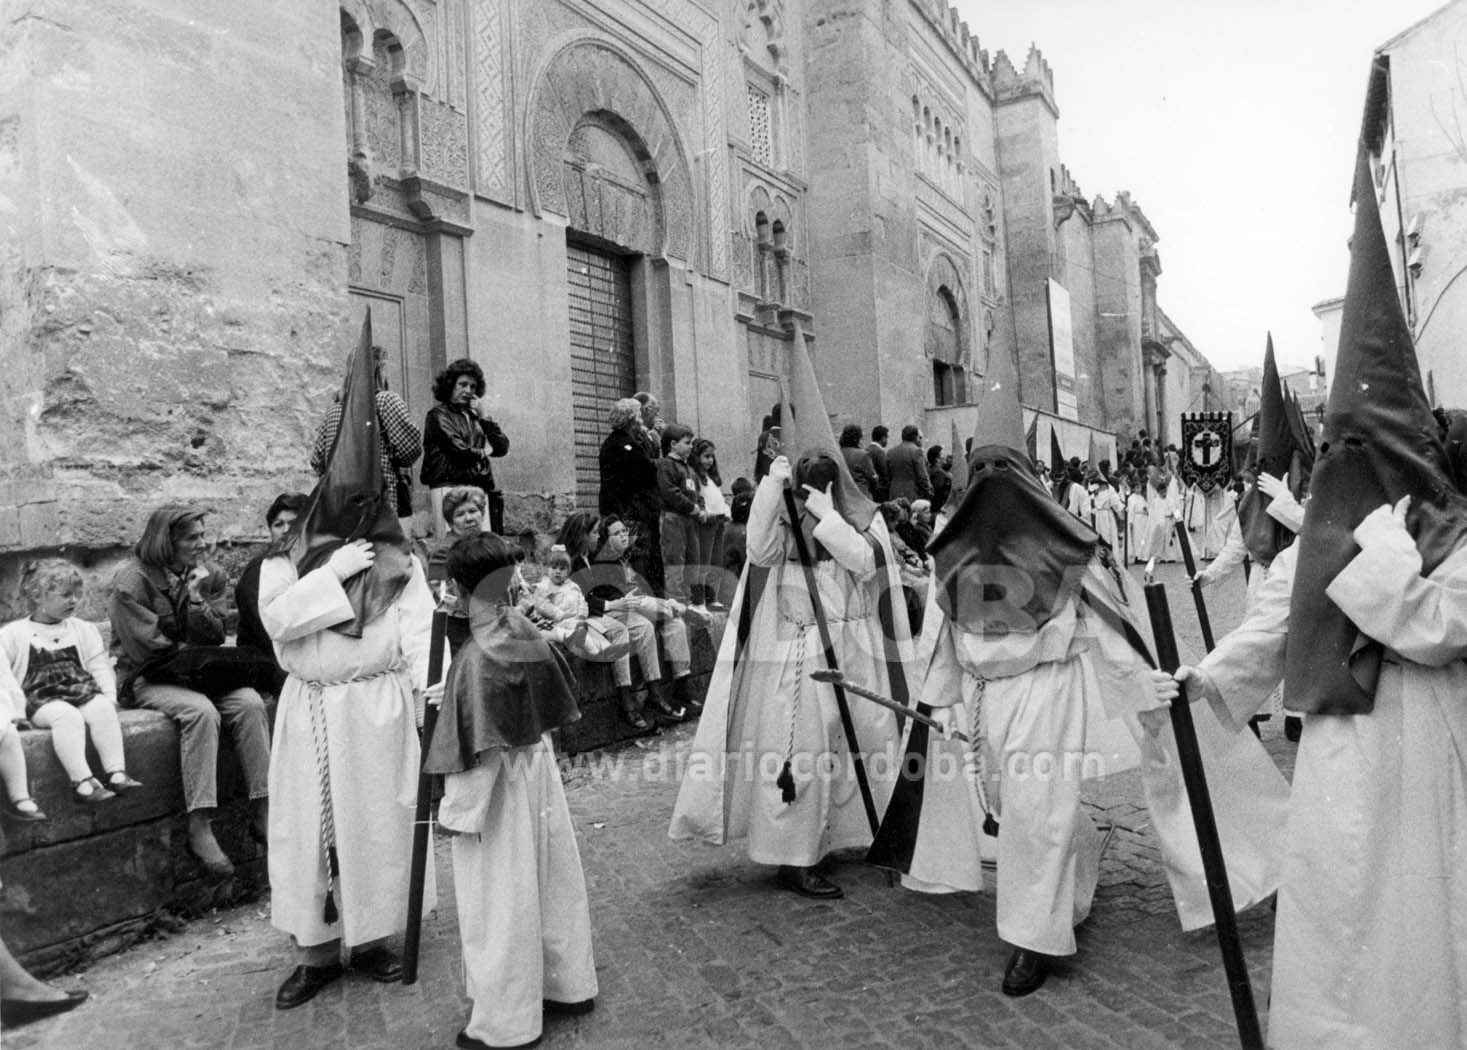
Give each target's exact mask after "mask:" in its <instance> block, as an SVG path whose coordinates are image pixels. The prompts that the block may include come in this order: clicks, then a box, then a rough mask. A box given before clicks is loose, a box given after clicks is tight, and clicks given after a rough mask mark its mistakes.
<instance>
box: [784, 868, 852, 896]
mask: <svg viewBox="0 0 1467 1050" xmlns="http://www.w3.org/2000/svg"><path fill="white" fill-rule="evenodd" d="M774 881H775V882H777V883H779V885H781V886H783V887H784V888H785V889H787V890H793V891H794V892H795V893H798V894H799V895H800V896H801V897H813V898H815V899H816V900H827V901H833V900H839V899H840V898H841V897H844V896H845V895H846V891H845V890H843V889H841V888H840V887H839V886H837V885H836V884H835V883H833V882H831V881H830V880H829V879H827V878H826V877H825V876H824V875H817V874H816V873H815V872H814V871H813V870H811V869H810V868H796V867H792V866H791V865H788V864H781V865H780V867H779V874H778V875H776V876H775V877H774Z"/></svg>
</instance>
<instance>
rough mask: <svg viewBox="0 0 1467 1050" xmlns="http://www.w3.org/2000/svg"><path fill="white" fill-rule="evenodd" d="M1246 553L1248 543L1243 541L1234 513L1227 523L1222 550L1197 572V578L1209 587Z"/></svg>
mask: <svg viewBox="0 0 1467 1050" xmlns="http://www.w3.org/2000/svg"><path fill="white" fill-rule="evenodd" d="M1247 555H1248V545H1247V544H1245V543H1244V542H1243V527H1242V525H1240V524H1239V522H1238V518H1237V516H1236V515H1234V517H1233V520H1232V523H1231V524H1229V525H1228V538H1227V539H1226V540H1225V541H1224V542H1223V546H1222V550H1220V551H1218V552H1217V557H1216V558H1213V559H1212V563H1211V564H1209V565H1208V566H1207V568H1205V569H1202V570H1201V571H1200V572H1198V573H1197V578H1198V579H1200V580H1201V581H1202V583H1203V586H1208V587H1210V586H1211V585H1212V584H1214V583H1217V582H1218V581H1219V580H1221V579H1222V578H1223V577H1224V576H1226V575H1227V574H1228V573H1230V572H1232V571H1233V570H1234V569H1236V568H1237V567H1238V566H1239V565H1242V564H1243V559H1244V558H1245V557H1247Z"/></svg>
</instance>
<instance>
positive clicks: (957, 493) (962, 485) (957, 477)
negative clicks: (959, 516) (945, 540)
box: [941, 420, 968, 517]
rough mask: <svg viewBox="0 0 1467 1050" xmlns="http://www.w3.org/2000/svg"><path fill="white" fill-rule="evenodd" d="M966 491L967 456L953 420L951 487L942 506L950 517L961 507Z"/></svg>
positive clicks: (961, 437)
mask: <svg viewBox="0 0 1467 1050" xmlns="http://www.w3.org/2000/svg"><path fill="white" fill-rule="evenodd" d="M967 491H968V454H967V452H965V451H964V449H963V436H962V434H961V433H960V432H959V431H958V423H957V420H953V469H952V487H951V488H950V489H949V490H948V495H947V502H946V503H944V504H943V505H942V508H941V509H943V510H945V511H947V513H948V516H949V517H951V516H952V514H953V512H954V511H956V510H957V509H958V507H959V506H961V505H962V502H963V493H965V492H967Z"/></svg>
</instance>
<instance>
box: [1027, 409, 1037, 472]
mask: <svg viewBox="0 0 1467 1050" xmlns="http://www.w3.org/2000/svg"><path fill="white" fill-rule="evenodd" d="M1024 449H1025V451H1027V452H1028V453H1029V458H1030V459H1031V460H1033V461H1034V462H1035V463H1038V462H1039V413H1038V412H1035V413H1034V418H1033V419H1031V420H1029V429H1028V430H1026V431H1025V432H1024Z"/></svg>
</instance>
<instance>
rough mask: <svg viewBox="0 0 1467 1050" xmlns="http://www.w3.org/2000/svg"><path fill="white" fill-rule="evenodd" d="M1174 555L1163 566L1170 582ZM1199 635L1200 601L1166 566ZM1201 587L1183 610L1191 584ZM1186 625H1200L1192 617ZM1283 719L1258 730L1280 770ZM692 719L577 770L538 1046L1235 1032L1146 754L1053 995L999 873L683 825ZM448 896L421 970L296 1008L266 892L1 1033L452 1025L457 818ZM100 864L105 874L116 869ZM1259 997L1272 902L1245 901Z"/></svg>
mask: <svg viewBox="0 0 1467 1050" xmlns="http://www.w3.org/2000/svg"><path fill="white" fill-rule="evenodd" d="M1179 577H1180V571H1179V570H1176V569H1174V568H1171V567H1163V578H1166V579H1169V580H1170V582H1172V583H1173V584H1175V583H1177V580H1178V578H1179ZM1227 587H1228V585H1224V589H1223V593H1222V595H1221V596H1220V597H1219V598H1218V600H1217V601H1216V602H1214V603H1212V604H1213V607H1214V611H1213V619H1214V622H1215V623H1217V624H1218V626H1219V629H1220V630H1221V629H1223V628H1225V627H1229V626H1232V625H1233V624H1234V623H1235V622H1236V620H1237V618H1238V616H1239V614H1240V611H1241V584H1240V583H1239V585H1238V586H1237V588H1236V590H1237V592H1238V593H1237V594H1236V595H1235V596H1233V597H1231V598H1230V597H1229V596H1228V592H1227ZM1171 592H1172V604H1173V613H1174V616H1175V617H1176V618H1177V620H1178V623H1179V627H1180V628H1181V629H1182V631H1183V633H1184V634H1185V633H1186V631H1187V621H1188V620H1189V619H1190V599H1186V593H1185V590H1184V589H1183V588H1182V587H1181V586H1172V587H1171ZM1184 599H1185V600H1186V601H1187V605H1186V607H1182V606H1181V605H1180V602H1181V601H1182V600H1184ZM1191 644H1192V645H1193V646H1194V647H1195V646H1196V644H1197V643H1196V639H1195V628H1194V637H1193V638H1192V642H1191ZM1281 733H1282V727H1281V726H1280V725H1278V724H1271V725H1270V726H1268V727H1266V728H1265V741H1266V743H1267V744H1268V746H1269V750H1270V752H1271V753H1273V754H1274V756H1275V758H1276V759H1277V760H1279V761H1280V762H1281V764H1283V765H1284V766H1285V768H1286V771H1287V769H1288V767H1289V766H1290V765H1291V763H1292V757H1293V754H1292V752H1293V748H1292V745H1288V744H1286V743H1285V742H1284V741H1283V739H1282V736H1281ZM691 736H692V729H691V727H690V726H684V727H680V728H679V729H678V730H677V731H676V732H673V733H665V734H663V735H662V736H661V737H658V738H654V739H652V740H650V741H641V742H639V743H640V744H641V745H642V746H632V747H626V748H623V749H621V750H619V751H615V752H602V753H595V754H591V755H587V756H578V757H577V758H576V759H575V760H574V761H572V762H570V763H568V767H567V770H566V775H565V778H566V787H567V795H568V798H569V801H570V808H571V814H572V818H573V820H574V822H575V825H576V829H577V833H578V835H579V839H580V846H581V856H582V861H583V863H584V865H585V869H586V876H587V883H588V890H589V893H590V899H591V918H592V923H593V927H594V936H595V947H596V961H597V971H598V977H599V980H600V985H601V992H600V995H599V997H598V999H597V1006H596V1009H595V1011H594V1012H593V1013H591V1014H589V1015H587V1016H584V1017H579V1018H560V1017H548V1018H547V1021H546V1034H545V1040H544V1043H543V1044H542V1045H544V1046H546V1047H548V1048H551V1050H572V1048H583V1047H584V1048H597V1050H601V1048H606V1050H619V1048H627V1050H632V1048H638V1050H642V1048H661V1047H667V1048H678V1050H684V1048H686V1050H698V1048H709V1050H713V1048H741V1047H748V1048H751V1050H752V1048H758V1050H769V1048H783V1047H790V1048H796V1047H800V1048H804V1047H808V1048H825V1047H840V1048H842V1050H868V1048H869V1050H876V1048H892V1050H925V1048H929V1047H930V1048H934V1050H936V1048H939V1047H941V1048H950V1047H993V1048H1000V1047H1016V1048H1017V1047H1022V1048H1026V1050H1044V1048H1050V1047H1053V1048H1064V1050H1089V1048H1096V1050H1105V1048H1111V1050H1117V1048H1118V1050H1150V1048H1168V1047H1185V1048H1187V1050H1201V1048H1212V1047H1216V1048H1227V1047H1233V1046H1236V1045H1237V1037H1236V1034H1235V1033H1234V1030H1233V1022H1232V1011H1231V1006H1230V1000H1229V997H1228V991H1227V985H1226V981H1225V978H1224V976H1223V971H1222V966H1221V963H1220V960H1219V955H1218V949H1217V945H1216V940H1215V938H1214V936H1213V934H1212V933H1211V932H1210V931H1200V932H1197V933H1191V934H1186V933H1183V932H1182V931H1181V929H1180V927H1179V926H1178V924H1177V920H1176V916H1175V912H1174V910H1173V906H1172V903H1171V900H1170V897H1169V895H1168V891H1167V888H1166V884H1165V879H1164V876H1163V873H1162V870H1161V860H1160V855H1159V853H1158V851H1157V848H1156V842H1155V837H1154V835H1153V834H1152V832H1151V829H1150V827H1149V822H1148V819H1147V814H1146V810H1145V807H1144V805H1142V802H1141V788H1140V782H1139V776H1138V775H1137V774H1135V773H1129V774H1123V775H1120V776H1116V777H1112V778H1109V779H1108V780H1107V781H1105V782H1101V783H1098V784H1093V785H1090V786H1088V787H1087V793H1086V799H1087V805H1089V806H1090V807H1091V809H1092V813H1093V815H1094V816H1095V817H1096V819H1097V820H1098V821H1100V822H1102V823H1113V824H1115V825H1116V828H1117V830H1116V832H1115V834H1114V835H1113V836H1112V840H1111V843H1110V846H1109V848H1108V849H1107V852H1106V855H1105V857H1104V860H1103V862H1102V868H1101V880H1100V888H1099V890H1098V892H1097V895H1096V900H1095V905H1094V908H1093V911H1092V914H1091V917H1090V919H1089V920H1088V921H1087V922H1086V923H1085V925H1084V926H1082V927H1081V928H1080V931H1079V954H1078V955H1077V956H1075V957H1074V958H1073V959H1070V960H1066V961H1065V962H1064V963H1063V964H1062V965H1061V966H1060V967H1059V968H1058V970H1057V972H1056V973H1055V974H1054V976H1052V977H1051V979H1050V981H1049V982H1048V984H1046V986H1045V987H1044V989H1043V990H1041V991H1040V992H1039V993H1037V994H1035V995H1033V996H1029V997H1027V998H1025V999H1020V1000H1014V999H1008V998H1005V997H1004V996H1002V995H1001V994H1000V993H999V990H998V986H999V981H1000V979H1001V977H1002V973H1003V967H1004V964H1005V962H1006V961H1007V958H1008V954H1009V949H1008V948H1007V947H1005V946H1004V945H1003V944H1001V943H1000V942H999V941H998V939H997V936H996V934H995V931H994V913H993V898H992V896H991V895H990V894H987V893H985V894H952V895H947V896H929V895H923V894H917V893H912V892H908V891H906V890H903V889H901V888H900V887H895V886H891V885H889V884H888V881H887V879H886V877H885V875H884V874H883V873H881V872H879V871H876V870H874V869H872V868H869V867H867V866H866V865H864V864H862V863H860V862H859V858H858V857H855V856H850V855H847V856H842V857H840V858H838V859H837V861H836V863H835V864H834V866H833V870H832V876H833V877H834V879H835V880H836V881H837V882H839V883H840V884H841V885H842V886H844V887H845V889H846V894H847V896H846V898H845V899H844V900H841V901H837V902H831V903H824V902H816V901H809V900H805V899H802V898H799V897H796V896H793V895H791V894H789V893H786V892H781V891H778V890H776V889H775V888H774V886H773V882H772V878H771V872H770V870H769V869H767V868H763V867H761V866H759V865H756V864H753V863H752V862H750V861H749V860H748V859H747V858H746V857H745V856H744V855H743V853H742V851H741V850H740V849H739V848H738V847H732V848H726V849H712V848H708V847H700V846H694V845H689V844H684V843H673V842H671V841H669V840H668V838H667V834H666V830H667V823H668V819H669V817H670V815H671V811H672V805H673V800H674V797H675V795H676V791H677V784H676V781H675V776H674V773H673V772H672V771H673V770H676V768H677V763H676V756H677V755H678V754H679V753H681V752H683V751H685V750H686V748H687V747H688V744H689V741H690V739H691ZM436 848H437V852H438V880H439V888H440V906H439V909H438V911H437V912H436V913H435V914H434V915H433V916H431V917H430V918H429V919H428V920H427V921H426V923H425V927H424V937H423V954H422V965H421V974H420V979H419V981H418V983H417V984H415V985H413V986H411V987H403V986H401V985H388V986H383V985H377V984H374V983H372V982H371V981H369V980H366V979H364V978H357V977H350V978H348V979H347V980H345V981H343V982H341V983H340V984H338V985H336V986H335V987H332V988H330V989H328V990H327V991H325V992H323V993H322V994H321V995H320V996H319V997H318V998H317V999H316V1000H315V1001H313V1002H311V1003H309V1004H307V1005H306V1006H304V1007H301V1008H299V1009H297V1010H294V1011H290V1012H287V1013H280V1012H277V1011H276V1010H275V1009H274V1007H273V997H274V993H275V988H276V986H277V985H278V984H279V982H280V981H281V980H282V979H283V978H284V977H285V975H286V973H287V972H288V971H289V969H290V967H291V965H292V960H291V957H290V953H289V952H288V951H287V946H286V943H285V938H284V937H283V936H282V935H280V934H277V933H276V932H275V931H274V930H272V929H271V928H270V926H269V912H268V903H262V904H256V905H251V906H247V907H243V908H236V909H233V910H230V911H224V912H220V913H218V914H216V915H214V916H212V917H211V918H209V919H203V920H198V921H196V922H193V923H191V924H190V925H189V926H188V927H187V928H186V929H185V930H184V931H183V932H182V933H180V934H176V935H172V936H169V937H166V938H164V939H161V940H158V941H154V942H150V943H145V944H142V945H139V946H138V947H136V948H134V949H132V950H131V951H128V952H125V953H123V954H121V955H118V956H115V957H113V958H110V959H106V960H103V961H101V962H100V963H98V964H96V965H94V966H93V967H91V968H90V969H89V970H87V971H86V972H84V973H80V974H76V975H72V976H71V977H69V978H62V979H61V981H60V983H62V984H63V985H65V986H68V987H70V986H81V987H86V988H88V989H90V990H91V991H92V993H93V1000H92V1001H91V1002H90V1003H88V1004H87V1005H85V1006H83V1007H82V1008H80V1009H78V1010H76V1011H74V1012H73V1013H71V1014H68V1015H66V1016H63V1017H60V1018H56V1019H53V1020H51V1021H48V1022H46V1023H44V1024H39V1025H33V1026H29V1027H25V1028H20V1029H16V1030H13V1031H8V1032H6V1033H5V1035H4V1041H5V1046H6V1047H15V1048H17V1050H32V1048H41V1047H48V1048H49V1047H56V1048H58V1050H60V1048H68V1050H69V1048H79V1050H92V1048H96V1050H102V1048H108V1050H134V1048H136V1050H172V1048H180V1050H182V1048H193V1047H199V1048H204V1047H208V1048H219V1050H225V1048H227V1050H264V1048H282V1050H284V1048H307V1047H310V1048H334V1047H352V1048H362V1050H376V1048H383V1050H386V1048H392V1050H399V1048H401V1050H420V1048H422V1050H427V1048H447V1047H451V1046H453V1038H454V1034H455V1033H456V1032H457V1031H458V1030H459V1028H460V1027H461V1026H462V1024H463V1023H464V1020H465V1018H466V1017H467V1010H468V1003H467V1000H465V999H464V998H463V996H462V994H461V990H460V989H461V978H460V962H459V956H458V947H457V928H456V922H455V917H454V905H453V892H452V891H453V887H452V878H451V865H450V864H449V857H448V840H446V839H440V840H439V841H438V842H437V845H436ZM99 877H105V875H104V874H103V875H99ZM1241 933H1242V937H1243V945H1244V950H1245V952H1246V955H1247V959H1248V964H1249V969H1250V971H1251V974H1252V978H1253V988H1254V994H1255V997H1256V999H1257V1001H1258V1003H1259V1007H1260V1012H1262V1010H1263V1007H1264V1005H1265V1003H1266V996H1267V990H1268V977H1269V969H1270V962H1271V960H1270V953H1271V948H1272V939H1273V916H1272V913H1271V912H1270V911H1269V910H1268V908H1267V907H1259V908H1255V909H1253V910H1252V911H1251V912H1249V913H1248V914H1246V915H1245V916H1243V917H1242V919H1241Z"/></svg>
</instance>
